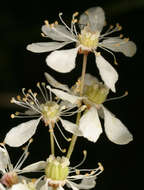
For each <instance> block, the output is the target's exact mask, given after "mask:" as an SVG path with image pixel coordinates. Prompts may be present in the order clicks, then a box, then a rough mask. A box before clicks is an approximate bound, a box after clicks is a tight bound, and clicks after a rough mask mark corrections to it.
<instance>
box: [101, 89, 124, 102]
mask: <svg viewBox="0 0 144 190" xmlns="http://www.w3.org/2000/svg"><path fill="white" fill-rule="evenodd" d="M125 96H128V91H125V93H124V94H123V95H122V96H119V97H114V98H109V99H107V100H105V102H108V101H111V100H119V99H121V98H124V97H125Z"/></svg>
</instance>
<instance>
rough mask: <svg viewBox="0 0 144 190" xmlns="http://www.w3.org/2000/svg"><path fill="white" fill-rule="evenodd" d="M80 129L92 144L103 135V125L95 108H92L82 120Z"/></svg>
mask: <svg viewBox="0 0 144 190" xmlns="http://www.w3.org/2000/svg"><path fill="white" fill-rule="evenodd" d="M79 129H80V130H81V132H82V135H83V136H84V137H85V138H87V139H88V140H90V141H92V142H96V141H97V140H98V138H99V136H100V134H101V133H102V127H101V123H100V120H99V117H98V113H97V110H96V108H95V107H91V108H90V109H89V110H88V111H87V112H86V113H85V114H84V115H83V116H82V117H81V119H80V124H79Z"/></svg>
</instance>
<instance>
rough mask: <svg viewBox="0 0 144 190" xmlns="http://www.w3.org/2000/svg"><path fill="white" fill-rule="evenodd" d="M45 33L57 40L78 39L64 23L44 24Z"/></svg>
mask: <svg viewBox="0 0 144 190" xmlns="http://www.w3.org/2000/svg"><path fill="white" fill-rule="evenodd" d="M42 31H43V33H44V34H45V35H46V36H47V37H48V38H51V39H53V40H56V41H70V40H71V41H76V39H75V37H74V35H73V34H72V33H71V32H69V31H68V30H67V29H66V27H65V26H63V25H60V24H58V25H55V26H54V27H51V26H50V25H43V26H42Z"/></svg>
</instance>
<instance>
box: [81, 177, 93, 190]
mask: <svg viewBox="0 0 144 190" xmlns="http://www.w3.org/2000/svg"><path fill="white" fill-rule="evenodd" d="M95 179H96V177H95V176H94V177H89V178H84V179H82V181H81V183H80V184H78V188H79V189H92V188H94V187H95V185H96V181H95Z"/></svg>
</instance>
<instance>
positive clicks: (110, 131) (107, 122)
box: [103, 106, 133, 145]
mask: <svg viewBox="0 0 144 190" xmlns="http://www.w3.org/2000/svg"><path fill="white" fill-rule="evenodd" d="M103 111H104V127H105V132H106V135H107V137H108V138H109V140H110V141H112V142H114V143H116V144H119V145H124V144H128V143H129V142H130V141H132V140H133V136H132V134H131V133H130V132H129V131H128V129H127V128H126V127H125V126H124V124H123V123H122V122H121V121H120V120H119V119H118V118H116V117H115V116H114V115H113V114H111V113H110V112H109V111H108V110H107V109H106V108H105V107H104V106H103Z"/></svg>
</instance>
